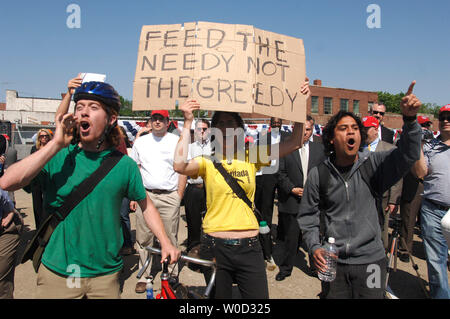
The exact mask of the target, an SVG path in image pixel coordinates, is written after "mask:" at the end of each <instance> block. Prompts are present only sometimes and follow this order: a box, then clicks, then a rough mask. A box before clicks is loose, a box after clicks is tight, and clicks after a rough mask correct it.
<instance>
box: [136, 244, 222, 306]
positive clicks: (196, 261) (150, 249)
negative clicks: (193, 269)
mask: <svg viewBox="0 0 450 319" xmlns="http://www.w3.org/2000/svg"><path fill="white" fill-rule="evenodd" d="M145 249H146V250H148V252H149V253H150V254H154V255H161V249H158V248H154V247H150V246H147V247H145ZM150 254H148V256H147V259H146V260H145V263H144V265H143V266H142V268H141V269H140V270H139V272H138V274H137V275H136V277H137V278H138V279H139V278H141V277H142V275H143V274H144V272H145V270H146V269H147V267H148V266H149V264H150ZM179 261H187V262H191V263H194V264H197V265H201V266H206V267H211V268H212V269H213V273H212V276H211V279H210V280H209V283H208V285H207V287H206V290H205V294H204V295H205V296H206V297H207V296H209V294H210V292H211V289H212V287H213V285H214V281H215V277H216V263H215V262H214V261H211V260H206V259H200V258H194V257H190V256H187V255H183V254H181V256H180V259H179Z"/></svg>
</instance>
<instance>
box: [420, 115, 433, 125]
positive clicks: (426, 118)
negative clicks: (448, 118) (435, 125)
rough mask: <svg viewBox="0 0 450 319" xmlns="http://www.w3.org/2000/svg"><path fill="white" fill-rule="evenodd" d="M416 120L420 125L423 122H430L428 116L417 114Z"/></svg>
mask: <svg viewBox="0 0 450 319" xmlns="http://www.w3.org/2000/svg"><path fill="white" fill-rule="evenodd" d="M417 122H419V124H420V125H422V124H425V123H428V122H430V123H431V120H430V118H429V117H428V116H423V115H419V116H418V117H417Z"/></svg>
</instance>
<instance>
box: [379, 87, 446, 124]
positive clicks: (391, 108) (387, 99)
mask: <svg viewBox="0 0 450 319" xmlns="http://www.w3.org/2000/svg"><path fill="white" fill-rule="evenodd" d="M403 97H405V93H403V92H400V93H398V94H391V93H389V92H378V102H379V103H383V104H384V105H386V112H389V113H398V114H401V113H402V112H401V110H400V102H401V100H402V98H403ZM439 108H440V106H439V105H437V104H436V103H423V104H422V106H421V107H420V109H419V113H422V114H432V115H434V117H435V118H437V117H438V116H439Z"/></svg>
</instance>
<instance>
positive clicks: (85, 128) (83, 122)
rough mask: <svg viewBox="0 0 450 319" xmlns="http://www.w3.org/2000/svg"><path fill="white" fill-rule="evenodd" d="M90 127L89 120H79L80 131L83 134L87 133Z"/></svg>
mask: <svg viewBox="0 0 450 319" xmlns="http://www.w3.org/2000/svg"><path fill="white" fill-rule="evenodd" d="M90 128H91V123H90V122H89V121H86V120H81V121H80V132H81V134H83V135H86V134H89V130H90Z"/></svg>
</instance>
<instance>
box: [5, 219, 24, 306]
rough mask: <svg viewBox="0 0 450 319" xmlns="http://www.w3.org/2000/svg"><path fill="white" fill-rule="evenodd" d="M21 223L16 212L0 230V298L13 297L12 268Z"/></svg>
mask: <svg viewBox="0 0 450 319" xmlns="http://www.w3.org/2000/svg"><path fill="white" fill-rule="evenodd" d="M22 224H23V223H22V219H21V217H20V215H19V213H17V212H16V213H15V215H14V218H13V220H12V221H11V223H10V224H9V226H8V227H7V228H6V229H3V230H0V299H12V298H13V297H14V296H13V293H14V270H15V268H16V253H17V247H18V246H19V242H20V233H21V231H22Z"/></svg>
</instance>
